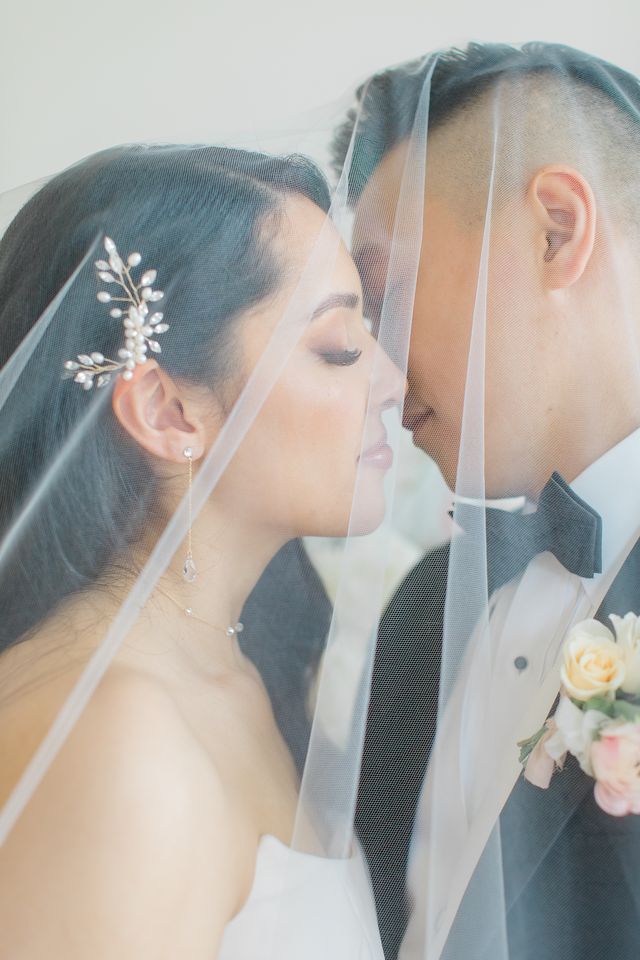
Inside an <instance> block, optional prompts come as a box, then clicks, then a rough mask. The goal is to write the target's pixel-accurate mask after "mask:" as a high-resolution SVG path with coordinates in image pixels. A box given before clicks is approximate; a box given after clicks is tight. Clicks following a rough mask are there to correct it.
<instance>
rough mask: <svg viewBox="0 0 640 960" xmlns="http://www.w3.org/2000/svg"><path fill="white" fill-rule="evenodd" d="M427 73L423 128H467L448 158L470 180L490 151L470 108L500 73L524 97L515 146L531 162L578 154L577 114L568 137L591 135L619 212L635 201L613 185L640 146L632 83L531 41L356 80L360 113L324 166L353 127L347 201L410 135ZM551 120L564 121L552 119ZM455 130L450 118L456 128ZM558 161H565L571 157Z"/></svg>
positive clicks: (341, 156) (475, 47)
mask: <svg viewBox="0 0 640 960" xmlns="http://www.w3.org/2000/svg"><path fill="white" fill-rule="evenodd" d="M434 58H435V65H434V63H433V60H434ZM431 70H433V72H432V75H431V80H430V96H429V118H428V124H429V132H430V134H432V133H434V132H435V131H437V130H439V129H441V128H445V127H446V125H447V123H448V122H449V121H450V120H451V119H453V118H454V117H455V119H456V121H459V120H460V121H462V124H464V125H466V127H467V128H468V131H469V138H468V144H467V141H466V140H465V142H464V143H462V144H461V145H460V146H459V149H458V150H457V152H456V160H457V163H458V165H459V166H461V167H462V169H465V168H466V167H468V168H469V170H468V172H469V174H470V176H473V173H474V172H475V171H474V165H475V164H477V163H484V162H485V154H486V155H490V154H491V146H490V144H488V145H487V149H486V150H483V149H482V147H481V145H479V141H478V135H479V134H480V135H481V134H482V132H483V131H484V133H485V135H486V136H490V135H491V126H492V124H491V122H486V121H487V118H486V117H483V115H482V110H481V109H479V110H476V109H475V108H477V107H479V108H481V107H482V104H483V103H487V102H488V99H489V97H488V95H489V94H490V93H491V92H492V91H494V90H496V88H497V87H498V86H499V84H500V81H501V80H502V79H504V78H505V77H507V76H508V78H509V90H510V92H511V93H512V91H513V84H514V82H516V81H519V82H521V83H522V85H523V87H522V88H523V96H522V97H521V98H516V101H517V103H518V104H519V105H520V106H521V107H522V108H523V109H526V110H527V122H524V120H523V118H522V117H518V118H516V122H517V127H518V130H519V132H520V135H526V136H528V137H529V139H530V141H531V143H530V144H527V145H526V146H523V145H522V144H519V145H518V150H519V152H520V153H521V155H523V156H527V157H528V159H529V161H530V163H533V162H534V161H535V160H536V159H537V158H539V162H540V163H544V162H547V160H546V154H547V153H549V155H550V156H552V159H553V161H557V160H558V159H559V158H558V155H557V150H558V147H559V146H566V147H567V148H568V149H571V148H572V147H578V148H579V146H580V144H579V143H573V142H572V139H571V136H572V129H573V126H572V123H571V120H572V114H573V115H576V114H579V116H578V117H577V124H576V125H577V133H576V139H579V137H580V136H581V135H582V136H583V135H584V129H585V128H588V129H590V130H591V147H592V148H593V149H592V153H593V163H594V164H596V165H597V166H598V169H599V170H602V169H608V170H609V171H610V177H611V179H612V180H613V181H614V182H615V184H616V186H617V191H616V192H615V195H616V196H618V197H619V198H620V206H621V208H622V207H623V205H624V204H625V203H629V202H631V203H634V202H637V198H636V197H635V195H634V196H628V197H627V196H625V191H624V190H622V189H620V187H621V186H622V183H623V182H624V180H625V177H624V167H625V164H626V163H634V162H635V157H636V155H637V152H638V149H639V147H640V123H639V118H640V83H639V82H638V80H637V79H636V77H634V76H632V75H631V74H629V73H627V72H626V71H624V70H622V69H620V68H619V67H616V66H613V65H612V64H609V63H606V62H605V61H603V60H600V59H598V58H597V57H594V56H592V55H590V54H587V53H584V52H582V51H580V50H575V49H573V48H571V47H566V46H563V45H561V44H551V43H540V42H534V43H527V44H524V45H523V46H522V47H512V46H509V45H507V44H479V43H471V44H469V46H468V47H467V48H466V49H464V50H459V49H455V48H454V49H451V50H447V51H444V52H442V53H436V54H434V55H433V56H432V57H429V58H423V59H421V60H415V61H411V62H408V63H406V64H401V65H399V66H396V67H392V68H390V69H388V70H385V71H383V72H381V73H379V74H377V75H375V76H374V77H373V78H371V79H370V80H369V81H368V82H367V83H366V84H363V86H361V87H360V88H359V90H358V93H357V98H358V102H359V109H358V110H355V109H354V110H351V111H350V113H349V115H348V116H347V119H346V120H345V122H344V123H343V124H342V126H340V127H339V128H338V130H337V132H336V134H335V137H334V141H333V147H332V157H333V165H334V168H335V170H336V171H337V172H338V173H339V172H340V171H341V170H342V167H343V165H344V162H345V157H346V155H347V150H348V147H349V143H350V141H351V139H352V137H353V136H354V131H355V143H354V148H353V157H352V160H351V171H352V174H351V176H350V180H349V196H350V200H351V202H352V203H355V202H356V201H357V200H358V198H359V196H360V195H361V193H362V191H363V190H364V188H365V186H366V184H367V182H368V180H369V178H370V177H371V175H372V174H373V172H374V170H375V169H376V168H377V166H378V164H379V163H380V161H381V160H382V158H383V157H384V156H385V154H386V153H387V152H388V151H390V150H392V149H393V148H394V147H395V146H397V145H398V144H400V143H401V142H403V141H404V140H406V139H407V138H409V137H410V135H411V131H412V127H413V123H414V118H415V114H416V109H417V106H418V101H419V98H420V95H421V92H422V90H423V87H424V84H425V82H426V81H427V78H428V76H429V72H430V71H431ZM560 116H562V117H563V123H559V122H558V117H560ZM504 119H505V121H506V122H508V121H509V118H508V117H506V118H504ZM474 120H475V123H474ZM567 120H568V121H569V122H568V126H567V127H566V128H565V121H567ZM356 121H357V126H356ZM458 126H459V124H458V122H456V132H457V128H458ZM506 128H507V129H508V127H506ZM583 146H584V145H583ZM529 147H531V148H535V149H529ZM560 159H562V160H563V161H565V160H566V161H567V162H570V156H566V157H564V156H563V157H560ZM482 174H483V175H484V174H485V171H484V170H483V171H482Z"/></svg>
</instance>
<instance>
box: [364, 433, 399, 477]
mask: <svg viewBox="0 0 640 960" xmlns="http://www.w3.org/2000/svg"><path fill="white" fill-rule="evenodd" d="M358 459H359V460H360V461H361V462H362V463H368V464H369V466H371V467H378V468H379V469H380V470H388V469H389V467H391V466H392V465H393V450H392V449H391V447H390V446H389V444H388V443H387V442H386V441H385V440H380V441H378V443H374V445H373V446H372V447H369V448H368V449H367V450H365V451H364V452H363V453H362V454H361V455H360V457H359V458H358Z"/></svg>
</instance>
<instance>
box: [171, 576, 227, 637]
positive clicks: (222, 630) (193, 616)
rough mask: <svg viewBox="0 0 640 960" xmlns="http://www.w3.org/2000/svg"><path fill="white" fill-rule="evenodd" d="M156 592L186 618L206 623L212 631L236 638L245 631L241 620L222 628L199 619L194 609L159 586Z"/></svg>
mask: <svg viewBox="0 0 640 960" xmlns="http://www.w3.org/2000/svg"><path fill="white" fill-rule="evenodd" d="M156 590H157V591H158V592H159V593H161V594H163V596H165V597H167V599H168V600H171V602H172V603H175V605H176V606H177V607H179V608H180V609H181V610H182V612H183V613H184V614H185V616H187V617H189V618H190V619H191V620H197V621H198V622H199V623H204V624H205V626H207V627H211V629H212V630H217V631H218V632H219V633H225V634H226V635H227V637H235V636H237V635H238V634H239V633H242V631H243V630H244V624H243V623H241V621H240V620H238V622H237V623H236V625H235V626H231V624H229V626H228V627H221V626H220V625H219V624H217V623H211V622H210V621H209V620H204V619H203V618H202V617H199V616H198V615H197V614H196V613H194V612H193V608H192V607H185V606H183V605H182V604H181V603H180V601H179V600H176V598H175V597H172V596H171V594H170V593H167V591H166V590H163V589H162V587H159V586H158V585H157V584H156Z"/></svg>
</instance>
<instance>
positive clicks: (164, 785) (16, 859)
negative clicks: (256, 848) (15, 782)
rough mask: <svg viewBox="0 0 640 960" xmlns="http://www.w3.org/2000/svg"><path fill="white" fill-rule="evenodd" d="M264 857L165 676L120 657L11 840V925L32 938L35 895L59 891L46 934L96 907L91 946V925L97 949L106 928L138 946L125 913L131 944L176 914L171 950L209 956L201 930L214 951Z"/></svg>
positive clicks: (2, 858) (6, 854)
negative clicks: (254, 857) (257, 855)
mask: <svg viewBox="0 0 640 960" xmlns="http://www.w3.org/2000/svg"><path fill="white" fill-rule="evenodd" d="M243 852H244V853H246V856H244V857H243ZM252 866H253V865H252V862H251V837H250V835H248V834H247V830H246V826H245V825H244V824H242V823H240V822H238V819H237V816H236V814H235V813H234V809H233V805H232V803H231V802H230V799H229V797H228V795H227V792H226V790H225V785H224V783H223V782H222V780H221V778H220V776H219V774H218V771H217V770H216V767H215V765H214V763H213V762H212V760H211V757H210V755H209V754H208V753H207V752H206V751H205V750H204V749H203V748H202V746H201V745H200V743H199V741H198V738H197V737H196V736H195V735H194V733H193V732H192V730H191V729H190V727H189V725H188V724H187V723H186V722H185V720H184V719H183V717H182V714H181V712H180V710H179V709H178V707H177V705H176V704H175V703H174V701H173V699H172V697H171V696H170V695H169V693H168V692H167V691H166V690H165V689H163V687H162V685H161V684H159V683H157V682H155V681H154V680H153V679H150V678H148V677H146V676H144V675H141V674H139V673H137V672H135V671H131V670H128V669H115V670H112V671H111V672H110V674H109V675H108V676H107V677H106V678H105V680H104V681H103V682H102V683H101V684H100V686H99V687H98V689H97V690H96V692H95V693H94V695H93V697H92V698H91V701H90V702H89V704H88V705H87V707H86V708H85V710H84V712H83V715H82V717H81V719H80V720H79V721H78V722H77V724H76V725H75V727H74V729H73V731H72V732H71V734H70V736H69V737H68V739H67V741H66V743H65V745H64V746H63V748H62V749H61V751H60V753H59V755H58V757H57V758H56V760H55V762H54V763H53V765H52V767H51V769H50V770H49V772H48V773H47V774H46V776H45V778H44V780H43V782H42V784H41V786H40V788H39V789H38V790H37V792H36V794H35V796H34V797H33V799H32V801H31V802H30V804H29V806H28V807H27V808H26V810H25V811H24V813H23V815H22V817H21V818H20V820H19V821H18V824H17V825H16V827H15V828H14V830H13V832H12V834H10V836H9V839H8V841H7V843H6V844H5V847H4V849H3V851H2V854H0V874H4V880H3V882H2V884H0V885H2V886H3V889H5V890H7V889H12V890H14V891H15V894H16V895H15V897H13V896H12V897H10V898H9V899H10V900H11V901H12V903H11V908H10V909H9V907H8V906H7V903H6V900H5V906H7V916H3V917H2V921H3V922H2V927H3V929H6V924H9V929H10V930H11V931H12V935H13V936H14V937H15V938H16V939H15V943H16V947H17V946H19V941H20V938H21V937H22V935H23V932H24V930H26V929H28V916H27V914H28V905H29V904H30V903H32V902H34V899H35V900H36V901H37V902H38V911H39V913H40V910H41V903H43V902H44V903H46V909H45V913H46V917H45V918H43V920H44V922H43V924H40V926H42V929H43V933H42V936H47V937H48V938H49V940H51V938H53V939H54V940H55V939H56V938H57V937H58V936H59V935H60V936H63V935H67V934H63V931H64V930H65V929H66V930H67V931H68V929H69V926H68V924H69V922H70V921H71V920H73V925H74V929H75V928H76V927H77V925H78V924H79V926H80V928H82V926H83V923H82V921H81V920H80V917H81V916H82V915H83V914H84V915H88V916H91V917H92V918H93V921H92V926H91V928H90V929H86V930H84V937H85V942H84V949H85V950H86V947H87V940H86V938H87V937H89V938H90V939H91V938H92V937H98V938H102V940H101V941H100V944H101V945H100V950H98V951H97V952H96V956H98V955H100V956H101V955H103V952H101V951H103V950H104V943H103V942H104V938H105V937H106V938H107V940H108V942H109V943H110V944H111V945H112V948H113V950H112V952H113V955H115V953H116V952H117V953H118V955H119V956H124V957H128V956H129V953H128V952H124V953H123V952H122V950H121V944H120V943H119V940H118V936H119V934H118V933H117V931H116V930H115V929H111V928H112V926H116V927H118V929H120V930H122V929H130V928H131V927H133V929H134V930H136V931H137V934H136V936H134V937H133V940H132V944H133V946H132V947H127V949H135V948H137V949H138V951H139V952H138V954H137V955H142V954H144V952H145V949H146V947H145V949H143V946H144V942H145V941H144V940H143V938H144V937H148V936H149V935H150V933H149V929H148V927H147V924H149V923H153V924H155V925H157V923H158V916H160V917H162V916H163V915H165V914H166V922H167V924H168V925H169V926H170V930H169V929H167V930H165V929H164V927H163V924H162V923H161V924H160V929H159V933H158V935H159V936H165V937H170V938H175V943H174V941H173V940H171V941H170V942H172V943H174V952H173V953H172V954H171V955H176V956H177V955H189V956H191V955H193V956H200V952H199V948H196V945H195V943H194V944H190V943H189V940H188V938H189V937H190V936H191V935H192V934H193V932H194V930H196V929H199V930H200V934H201V935H202V936H203V937H204V941H203V944H204V945H203V955H205V951H206V950H207V949H208V950H210V949H211V943H212V938H213V939H214V940H215V938H216V937H217V936H218V935H219V934H220V931H221V930H222V929H223V927H224V924H225V923H226V922H227V921H228V919H229V918H230V917H231V916H233V914H234V913H235V911H236V909H237V907H238V904H239V903H240V902H241V901H242V899H243V897H244V896H245V895H246V876H247V871H249V870H250V871H251V872H252ZM5 871H6V872H5ZM223 880H224V882H222V881H223ZM7 881H10V882H9V885H8V884H7ZM187 891H188V896H187V895H186V894H187ZM178 904H179V908H178V907H177V905H178ZM25 905H26V906H25ZM96 910H97V911H98V915H99V916H100V917H101V918H105V919H104V925H103V924H102V923H96V920H95V918H96ZM25 911H26V912H25ZM163 911H165V914H163ZM0 912H1V913H4V910H0ZM23 912H24V915H23V916H22V921H23V923H24V926H23V925H21V923H20V917H21V915H22V914H23ZM177 912H178V913H179V914H180V916H176V913H177ZM151 913H153V918H152V917H151V915H150V914H151ZM203 917H206V918H207V920H206V923H205V924H204V928H206V929H204V928H203V926H202V918H203ZM194 924H195V926H194ZM45 930H46V934H45V932H44V931H45ZM138 934H139V937H140V939H139V940H138V939H137V935H138ZM40 935H41V934H40V933H37V934H36V933H35V932H33V931H29V936H30V937H33V936H40ZM74 936H75V933H74ZM110 938H115V939H113V940H112V939H110ZM185 938H186V939H185ZM79 943H82V939H80V940H79ZM96 946H98V944H96ZM187 948H188V949H187ZM140 951H142V953H140ZM185 951H186V952H185ZM190 951H191V952H190ZM54 953H55V951H54ZM20 955H21V953H20V951H19V950H18V949H16V951H15V956H20ZM24 955H25V956H27V955H31V954H28V953H25V954H24ZM56 955H57V954H56ZM60 955H62V954H60ZM65 955H66V956H69V957H75V956H76V953H75V952H73V950H70V951H68V952H66V953H65ZM83 955H84V956H86V955H87V954H86V953H84V954H83ZM104 955H106V954H104ZM110 955H111V954H110ZM132 955H133V954H132ZM209 955H211V954H209ZM78 956H80V952H78Z"/></svg>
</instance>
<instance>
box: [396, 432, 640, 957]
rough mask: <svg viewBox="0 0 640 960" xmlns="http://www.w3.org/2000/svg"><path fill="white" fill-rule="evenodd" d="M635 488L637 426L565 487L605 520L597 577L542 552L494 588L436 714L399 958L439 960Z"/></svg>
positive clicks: (619, 548) (639, 499)
mask: <svg viewBox="0 0 640 960" xmlns="http://www.w3.org/2000/svg"><path fill="white" fill-rule="evenodd" d="M639 481H640V430H637V431H635V432H634V433H632V434H631V435H629V436H628V437H627V438H626V439H625V440H623V441H622V442H621V443H619V444H617V445H616V446H615V447H613V448H612V449H611V450H609V451H608V452H607V453H606V454H604V456H602V457H601V458H600V459H599V460H597V461H596V462H595V463H594V464H592V465H591V466H590V467H588V468H587V469H586V470H585V471H584V472H583V473H582V474H581V475H580V476H579V477H577V479H575V480H574V481H573V482H572V483H571V487H572V489H573V490H574V492H575V493H577V494H578V496H579V497H581V498H582V499H583V500H584V501H586V503H588V504H589V505H590V506H591V507H592V508H593V509H594V510H596V511H597V512H598V513H599V514H600V516H601V517H602V572H601V573H599V574H596V575H595V576H594V577H593V578H592V579H585V578H581V577H578V576H576V575H575V574H572V573H570V572H569V571H568V570H566V569H565V568H564V567H563V566H562V565H561V564H560V563H559V561H558V560H556V558H555V557H554V556H553V555H552V554H551V553H542V554H539V555H538V556H537V557H535V558H534V559H533V560H532V561H531V563H529V565H528V566H527V568H526V570H525V571H524V573H523V574H522V575H521V576H520V577H517V578H515V579H514V580H512V581H510V582H509V583H508V584H506V585H505V586H503V587H502V588H500V589H499V590H497V591H495V593H494V594H493V596H492V598H491V601H490V605H489V616H488V620H487V622H486V623H485V624H484V626H483V627H478V628H477V629H476V630H475V631H474V634H473V636H472V638H471V641H470V643H469V645H468V647H467V649H466V653H465V656H464V661H463V663H462V665H461V666H460V669H459V672H458V676H457V680H456V683H455V687H454V690H453V693H452V694H451V696H450V698H449V700H448V703H447V705H446V709H445V710H444V713H443V714H442V715H441V716H440V717H439V722H438V734H437V738H436V744H435V746H434V749H433V752H432V757H431V761H430V764H429V768H428V770H427V775H426V777H425V782H424V784H423V787H422V793H421V797H420V800H419V803H418V809H417V814H416V822H415V826H414V833H413V839H412V844H411V853H410V860H409V874H408V884H409V893H410V897H411V900H412V903H413V911H412V915H411V917H410V921H409V926H408V929H407V933H406V936H405V939H404V941H403V944H402V948H401V950H400V960H425V957H426V958H428V960H438V958H439V956H440V954H441V952H442V949H443V947H444V944H445V943H446V939H447V936H448V934H449V931H450V929H451V925H452V923H453V920H454V918H455V915H456V913H457V910H458V907H459V905H460V902H461V900H462V897H463V895H464V892H465V890H466V888H467V885H468V883H469V881H470V879H471V877H472V875H473V872H474V870H475V867H476V865H477V863H478V860H479V859H480V856H481V854H482V852H483V849H484V847H485V845H486V844H487V841H488V840H489V838H490V836H491V833H492V830H493V828H494V826H495V824H496V821H497V818H498V816H499V814H500V811H501V809H502V807H503V806H504V804H505V802H506V800H507V798H508V796H509V794H510V792H511V790H512V789H513V786H514V784H515V782H516V780H517V778H518V776H519V774H520V771H521V767H520V764H519V759H518V753H519V751H518V748H517V746H516V744H517V741H518V740H521V739H524V738H525V737H528V736H530V735H532V734H533V733H535V731H536V730H538V729H539V728H540V727H541V726H542V724H543V723H544V720H545V719H546V717H547V716H548V713H549V711H550V709H551V707H552V706H553V702H554V700H555V698H556V696H557V693H558V690H559V687H560V677H559V670H560V659H561V658H560V654H561V651H562V645H563V641H564V638H565V636H566V634H567V631H568V630H569V629H570V628H571V626H573V624H575V623H577V622H579V621H581V620H584V619H587V618H589V617H592V616H593V615H594V614H595V613H596V612H597V610H598V608H599V607H600V605H601V604H602V601H603V600H604V597H605V595H606V593H607V592H608V590H609V588H610V586H611V584H612V583H613V581H614V580H615V577H616V576H617V574H618V572H619V570H620V568H621V567H622V565H623V563H624V561H625V560H626V558H627V556H628V555H629V553H630V551H631V550H632V549H633V546H634V545H635V543H636V542H637V541H638V539H640V482H639ZM639 603H640V598H639ZM616 612H617V613H619V614H620V615H624V614H625V613H627V612H628V611H627V610H620V611H616ZM636 612H640V610H638V611H636ZM445 634H446V628H445ZM443 656H444V657H445V658H446V656H447V644H446V635H445V642H444V646H443ZM517 658H524V659H520V660H518V663H519V664H520V666H521V665H522V663H523V662H524V661H526V664H527V666H526V669H518V667H517V666H516V663H515V661H516V659H517ZM427 922H428V929H427Z"/></svg>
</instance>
